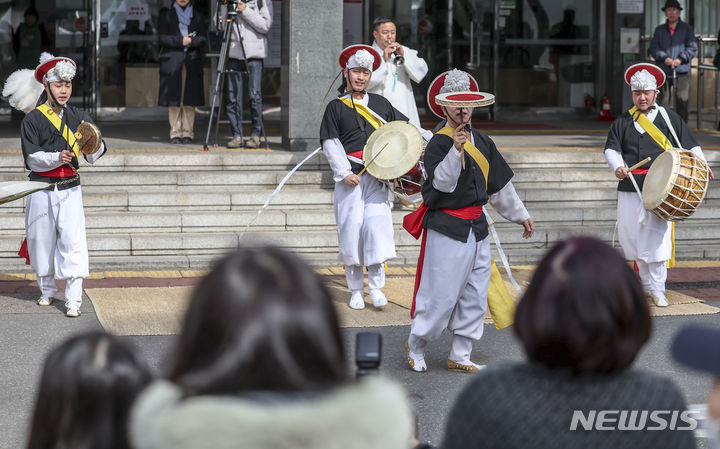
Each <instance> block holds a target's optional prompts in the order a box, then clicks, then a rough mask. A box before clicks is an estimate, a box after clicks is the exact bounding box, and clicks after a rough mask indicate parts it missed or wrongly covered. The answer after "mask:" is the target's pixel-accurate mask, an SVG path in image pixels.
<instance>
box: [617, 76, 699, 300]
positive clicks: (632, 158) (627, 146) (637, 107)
mask: <svg viewBox="0 0 720 449" xmlns="http://www.w3.org/2000/svg"><path fill="white" fill-rule="evenodd" d="M625 82H626V83H628V84H629V85H630V87H631V89H632V99H633V105H634V106H633V107H632V108H631V109H630V110H629V111H626V112H625V113H623V115H621V116H620V117H619V118H618V119H617V120H615V121H614V122H613V123H612V125H610V132H608V136H607V141H606V143H605V159H606V160H607V162H608V164H609V165H610V167H611V168H612V170H613V172H614V173H615V176H616V177H617V178H618V179H619V180H620V181H619V182H618V204H617V221H618V239H619V240H620V245H621V246H622V248H623V251H624V252H625V258H626V259H627V260H633V261H635V263H636V264H637V270H638V272H639V274H640V279H641V280H642V284H643V288H644V289H645V291H646V292H647V293H648V295H650V297H651V299H652V300H653V302H654V303H655V305H657V306H659V307H666V306H667V305H668V303H667V300H666V298H665V280H666V278H667V268H668V261H674V257H673V253H672V249H673V244H672V241H671V225H672V224H671V222H669V221H665V220H662V219H660V218H658V217H656V216H655V215H653V214H651V213H649V212H647V211H646V210H645V208H644V206H643V203H642V199H641V198H640V195H639V194H638V192H637V191H636V190H635V187H634V186H633V184H632V180H631V179H630V174H629V173H628V170H627V169H628V167H632V166H633V165H635V164H637V163H638V162H640V161H642V160H643V159H645V158H647V157H651V158H652V159H653V160H655V158H656V157H657V156H658V155H660V154H661V153H662V152H663V151H665V150H666V149H669V148H672V147H676V148H685V149H689V150H690V151H692V152H693V153H694V154H695V155H696V156H698V157H699V158H701V159H703V160H705V155H704V154H703V152H702V149H701V148H700V146H699V145H698V143H697V141H696V140H695V137H693V135H692V133H691V132H690V129H689V128H688V126H687V124H686V123H685V121H683V120H682V119H681V118H680V116H679V115H678V114H676V113H675V112H674V111H671V110H668V109H665V108H664V107H662V106H660V105H657V104H656V101H657V95H658V89H659V88H660V87H661V86H662V85H663V83H664V82H665V74H664V73H663V71H662V70H660V68H658V67H657V66H656V65H654V64H647V63H641V64H635V65H633V66H631V67H629V68H628V69H627V70H626V71H625ZM651 163H652V161H651V162H648V163H646V164H645V165H643V166H641V167H640V168H637V169H635V170H633V171H632V177H633V179H634V180H635V182H636V183H637V186H638V188H639V189H640V191H642V188H643V181H644V180H645V174H646V173H647V172H648V169H649V168H650V164H651ZM710 176H711V177H712V172H711V174H710Z"/></svg>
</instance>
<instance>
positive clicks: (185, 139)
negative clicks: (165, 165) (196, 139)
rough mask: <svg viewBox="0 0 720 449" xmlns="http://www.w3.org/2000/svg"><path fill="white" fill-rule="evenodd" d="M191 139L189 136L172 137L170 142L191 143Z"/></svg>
mask: <svg viewBox="0 0 720 449" xmlns="http://www.w3.org/2000/svg"><path fill="white" fill-rule="evenodd" d="M192 141H193V140H192V138H191V137H173V138H172V139H170V143H174V144H176V145H177V144H181V143H191V142H192Z"/></svg>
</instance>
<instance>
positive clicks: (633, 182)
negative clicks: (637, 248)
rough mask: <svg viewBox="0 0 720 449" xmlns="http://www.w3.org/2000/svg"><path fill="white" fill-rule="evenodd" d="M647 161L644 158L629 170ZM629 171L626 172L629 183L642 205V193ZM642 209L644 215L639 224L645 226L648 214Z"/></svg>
mask: <svg viewBox="0 0 720 449" xmlns="http://www.w3.org/2000/svg"><path fill="white" fill-rule="evenodd" d="M647 159H651V158H646V159H645V160H643V161H640V163H639V164H635V165H633V166H632V167H630V168H631V169H635V168H636V167H638V165H642V164H644V163H646V162H647ZM625 165H627V163H626V164H625ZM631 169H628V172H627V173H628V178H630V182H632V185H633V187H635V191H636V192H637V194H638V197H639V198H640V204H643V197H642V192H641V191H640V187H638V185H637V182H635V177H634V176H633V175H632V170H631ZM643 209H644V213H643V214H642V215H641V216H640V220H639V223H640V224H647V220H648V212H647V210H646V209H645V208H644V207H643Z"/></svg>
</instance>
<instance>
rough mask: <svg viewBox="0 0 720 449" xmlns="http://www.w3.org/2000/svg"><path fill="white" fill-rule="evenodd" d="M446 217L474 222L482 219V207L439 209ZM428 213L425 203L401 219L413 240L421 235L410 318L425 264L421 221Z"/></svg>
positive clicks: (425, 237)
mask: <svg viewBox="0 0 720 449" xmlns="http://www.w3.org/2000/svg"><path fill="white" fill-rule="evenodd" d="M440 210H441V211H443V212H445V213H446V214H448V215H452V216H453V217H457V218H462V219H463V220H475V219H477V218H480V217H482V214H483V208H482V206H467V207H461V208H459V209H440ZM427 211H428V207H427V205H426V204H425V203H421V204H420V207H418V208H417V210H416V211H415V212H411V213H409V214H407V215H405V216H404V217H403V228H405V230H406V231H407V232H409V233H410V235H412V236H413V237H415V239H418V238H420V235H421V234H422V242H421V243H420V255H419V256H418V263H417V269H416V271H415V288H414V290H413V302H412V307H411V308H410V318H413V317H414V316H415V297H416V296H417V292H418V288H419V287H420V278H421V277H422V269H423V264H424V262H425V241H426V240H427V232H423V227H422V223H423V219H424V217H425V214H426V213H427Z"/></svg>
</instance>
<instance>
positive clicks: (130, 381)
mask: <svg viewBox="0 0 720 449" xmlns="http://www.w3.org/2000/svg"><path fill="white" fill-rule="evenodd" d="M150 380H151V374H150V370H149V369H148V367H147V366H146V364H145V363H144V362H143V361H142V360H141V359H140V358H139V357H138V356H137V355H136V353H135V352H134V350H133V348H132V347H130V346H129V345H128V344H126V343H125V342H124V341H122V340H120V339H119V338H117V337H113V336H111V335H107V334H105V333H102V332H92V333H87V334H82V335H77V336H75V337H72V338H70V339H68V340H67V341H65V342H63V343H62V344H60V345H59V346H57V347H56V348H55V349H53V350H52V351H51V352H50V354H49V355H48V356H47V358H46V359H45V365H44V367H43V372H42V376H41V378H40V385H39V390H38V395H37V400H36V401H35V410H34V412H33V418H32V427H31V429H30V437H29V442H28V449H47V448H50V447H67V448H71V447H73V448H79V447H92V448H95V449H128V448H129V447H130V446H129V444H128V441H127V418H128V414H129V411H130V407H131V405H132V402H133V401H134V399H135V397H136V396H137V395H138V393H139V392H140V391H141V390H142V389H143V388H144V387H145V386H146V385H147V384H148V383H149V382H150Z"/></svg>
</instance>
